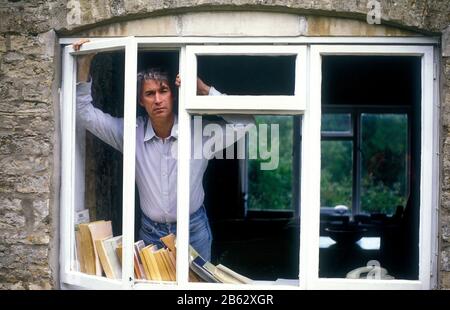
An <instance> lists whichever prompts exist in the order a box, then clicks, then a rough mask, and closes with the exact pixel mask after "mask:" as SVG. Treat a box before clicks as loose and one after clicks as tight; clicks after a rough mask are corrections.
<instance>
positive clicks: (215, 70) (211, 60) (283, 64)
mask: <svg viewBox="0 0 450 310" xmlns="http://www.w3.org/2000/svg"><path fill="white" fill-rule="evenodd" d="M295 61H296V57H295V56H229V55H227V56H222V55H221V56H197V63H198V69H197V70H198V76H199V77H201V78H202V79H203V80H204V81H205V82H206V83H213V84H214V86H215V87H216V88H217V89H220V90H223V92H225V93H226V94H228V95H253V96H260V95H271V96H275V95H285V96H293V95H294V91H295Z"/></svg>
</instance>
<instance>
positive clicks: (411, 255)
mask: <svg viewBox="0 0 450 310" xmlns="http://www.w3.org/2000/svg"><path fill="white" fill-rule="evenodd" d="M431 55H432V54H431V50H429V49H427V48H419V47H417V48H415V49H413V48H412V47H403V48H402V47H386V50H382V49H378V48H376V47H363V46H355V47H340V46H335V47H315V48H313V55H312V57H313V66H317V67H314V70H317V71H319V72H320V75H321V77H320V80H319V79H317V80H313V82H312V83H313V85H317V84H315V83H319V81H321V83H320V85H321V87H320V88H318V89H316V90H315V91H312V95H313V97H314V98H315V100H314V99H313V103H314V102H315V103H318V101H317V100H320V101H319V102H320V106H321V121H320V123H321V131H320V136H321V144H320V150H321V152H320V157H321V166H320V178H321V179H320V204H319V206H320V208H317V209H314V212H315V214H317V216H319V217H320V224H319V225H318V227H317V229H318V231H317V234H318V235H319V240H318V241H319V244H318V245H316V246H317V248H319V251H318V252H317V250H316V255H317V256H316V255H314V259H315V260H314V261H317V262H318V264H317V267H318V269H317V276H318V278H316V279H315V280H314V281H317V282H314V283H322V284H327V285H329V286H332V285H334V284H337V283H348V285H349V286H351V285H353V284H354V283H355V285H356V283H360V285H364V284H365V283H368V282H370V283H371V284H372V285H376V283H377V282H378V283H380V285H386V286H389V287H395V285H401V284H400V283H405V282H403V281H404V280H409V281H410V282H407V283H408V284H409V285H411V287H415V286H417V288H418V287H420V286H421V285H424V284H425V285H426V283H427V281H428V280H427V279H428V278H429V277H428V276H427V272H428V270H429V269H428V268H427V267H426V266H425V265H424V264H423V261H422V260H423V259H425V260H426V259H428V257H429V256H428V255H429V253H427V252H426V251H427V248H428V245H426V244H425V243H424V242H423V241H422V240H430V239H428V238H430V235H429V233H430V232H429V231H424V229H425V227H427V225H430V224H431V222H430V220H431V213H432V211H431V209H429V206H430V205H431V204H432V201H433V200H432V199H431V197H430V196H429V195H428V194H427V193H425V192H424V190H423V189H424V187H426V185H425V184H431V183H433V178H432V175H431V170H429V169H431V167H430V166H427V165H425V162H424V161H423V160H424V159H425V158H426V157H427V156H432V153H427V151H426V150H424V149H423V145H424V144H428V143H429V144H431V145H433V143H435V140H434V137H433V131H432V130H430V131H428V132H427V127H426V125H427V122H432V119H433V118H432V115H433V113H435V112H433V107H432V104H431V102H432V100H433V97H432V80H430V75H431V72H430V71H431V69H432V67H431V66H430V65H429V63H430V62H431V61H432V58H431ZM314 60H315V61H317V62H314ZM319 67H320V70H319ZM319 72H318V74H319ZM319 90H320V94H319ZM429 106H431V108H429ZM427 115H428V117H430V118H429V119H428V120H425V118H426V117H427ZM317 146H319V145H317ZM427 170H428V171H429V172H428V173H430V174H427V173H426V171H427ZM425 175H428V176H429V179H426V178H424V176H425ZM419 176H421V177H419ZM430 192H431V190H430ZM427 199H430V200H427ZM423 238H425V239H423ZM424 251H425V252H424ZM315 276H316V275H315Z"/></svg>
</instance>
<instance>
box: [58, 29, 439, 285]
mask: <svg viewBox="0 0 450 310" xmlns="http://www.w3.org/2000/svg"><path fill="white" fill-rule="evenodd" d="M196 40H197V39H195V40H194V39H192V38H182V39H177V40H175V39H174V40H173V41H171V39H168V38H144V37H142V38H131V37H130V38H118V39H113V40H94V41H93V42H90V43H87V44H85V45H83V47H82V49H81V51H79V52H74V51H73V50H72V49H71V47H70V46H66V47H65V48H64V58H63V89H62V90H63V92H62V102H63V105H62V108H63V109H62V111H63V114H62V115H63V117H62V167H63V168H62V191H61V219H62V221H61V279H62V282H63V283H64V284H65V285H68V287H86V288H116V289H117V288H136V289H154V288H158V289H159V288H168V287H173V286H177V287H182V288H207V289H208V288H211V287H214V288H217V286H212V285H216V284H210V283H192V282H191V281H190V277H189V270H190V267H191V266H190V261H191V257H190V252H189V245H190V244H191V243H192V240H191V239H190V237H189V229H190V222H189V215H190V207H191V205H192V201H193V199H195V198H196V196H195V195H194V194H193V193H194V192H195V191H193V190H192V185H193V184H195V185H196V186H203V190H204V193H203V194H204V201H203V202H204V206H205V210H206V214H207V216H208V217H209V219H210V224H211V229H212V231H213V240H212V253H211V254H212V255H211V260H210V263H212V264H214V265H215V266H217V265H223V266H226V267H228V268H231V269H232V270H234V271H235V272H237V273H239V274H241V275H243V276H246V277H247V278H250V279H252V280H255V281H252V282H251V283H252V284H254V285H258V288H270V287H272V285H273V284H284V285H287V286H286V288H300V289H309V288H313V289H315V288H357V289H360V288H401V289H403V288H413V289H418V288H429V287H430V270H431V264H430V261H432V257H431V253H432V247H431V244H433V242H434V239H433V234H432V232H433V231H434V229H435V227H434V226H433V225H434V224H433V223H434V220H435V217H434V216H435V215H434V213H433V210H434V209H433V208H434V207H435V206H436V202H437V196H436V195H437V190H436V188H437V168H436V167H437V166H436V165H437V156H436V153H437V152H436V150H437V136H438V135H437V133H438V132H437V129H436V128H437V126H436V124H437V118H436V115H437V113H436V109H437V108H436V106H435V105H433V72H432V70H433V61H432V57H433V47H430V46H418V45H414V46H413V45H404V46H393V45H367V46H363V45H351V44H350V45H315V44H314V42H312V43H311V45H307V44H301V43H299V42H298V41H296V40H292V41H290V40H289V39H286V40H287V41H286V42H287V43H289V44H287V43H286V44H284V43H283V44H280V45H268V44H261V41H258V40H257V41H254V42H252V40H250V39H249V41H248V44H245V45H233V43H236V42H237V43H239V44H242V41H239V40H238V41H233V39H229V40H228V39H223V42H222V41H220V40H222V39H220V40H219V41H220V43H222V44H221V45H208V44H205V45H195V44H196V43H198V41H196ZM205 40H206V39H205ZM217 40H218V39H217ZM217 40H216V41H212V43H217ZM206 41H208V40H206ZM263 42H265V41H264V40H263ZM283 42H284V41H283ZM324 42H326V41H324ZM390 43H392V42H390ZM90 52H96V53H97V55H96V56H95V58H94V61H93V63H92V68H91V77H92V81H93V83H94V84H95V85H94V87H93V92H92V96H93V97H94V101H95V105H98V107H99V108H101V109H102V110H104V111H105V112H107V113H109V114H110V116H111V117H118V118H122V119H123V139H122V140H121V141H122V142H121V143H119V144H117V143H116V144H114V142H115V141H110V142H111V143H107V142H106V143H104V142H100V141H98V139H97V138H94V137H93V136H92V135H91V134H90V133H89V132H87V131H86V130H85V127H83V126H82V125H83V124H82V123H79V121H78V120H77V118H76V110H75V107H76V105H75V100H76V88H77V85H76V66H75V63H76V60H77V57H79V56H80V55H83V54H86V53H90ZM155 64H158V66H161V65H162V66H164V67H166V68H168V69H169V71H170V73H171V75H172V76H174V75H175V74H177V73H179V74H180V76H181V80H182V84H181V87H180V88H179V89H178V93H177V94H176V97H177V98H178V100H177V104H178V116H177V119H178V137H177V148H176V150H177V170H176V175H177V184H176V192H177V196H176V197H177V198H176V201H175V202H174V205H176V210H175V211H176V212H174V214H175V219H176V221H177V239H176V262H175V264H176V266H175V267H176V277H175V278H174V279H171V280H170V281H164V280H161V279H160V280H151V281H147V280H145V279H140V278H139V277H137V276H136V270H135V267H136V264H135V262H136V257H135V242H136V241H138V239H139V231H138V228H139V223H140V218H139V216H140V214H141V213H140V209H141V208H140V201H141V198H142V197H140V195H139V191H140V190H136V182H135V180H136V177H137V175H136V166H137V165H138V164H139V161H137V160H136V152H137V147H138V145H137V144H136V143H137V135H138V133H139V130H141V128H142V127H141V126H140V123H139V117H140V116H141V115H144V116H145V111H142V110H140V108H139V105H138V103H137V102H136V100H135V98H136V95H137V90H136V84H137V80H136V75H137V72H138V71H139V70H140V69H143V68H146V67H153V66H154V65H155ZM371 70H372V71H371ZM373 70H375V71H373ZM376 70H378V71H379V72H381V73H379V75H377V74H376ZM197 77H200V78H202V79H203V80H204V81H205V82H206V83H207V84H209V85H212V86H214V88H215V89H216V90H218V91H219V92H221V93H222V95H217V96H212V95H211V96H200V95H199V94H197V93H196V89H197V87H196V85H197V84H196V83H197V81H196V79H197ZM389 79H391V80H389ZM373 84H375V85H373ZM216 94H217V93H216ZM250 116H251V117H253V118H254V120H255V123H254V124H253V125H254V127H251V126H250V127H247V126H234V125H238V124H239V122H236V120H239V119H241V120H242V119H248V117H250ZM199 117H201V120H202V121H203V122H205V124H213V126H212V127H209V128H206V127H205V126H203V125H200V127H199V128H200V132H199V134H200V140H201V141H203V140H204V143H201V148H200V154H201V157H200V161H201V160H204V159H205V158H204V157H205V156H206V157H207V159H206V160H205V161H204V162H201V163H200V165H199V167H201V169H205V171H206V174H205V177H204V178H203V179H201V178H199V177H198V176H195V175H192V173H191V169H192V165H193V164H195V160H196V158H195V153H196V152H197V151H198V150H197V149H196V147H195V144H196V140H197V139H198V136H196V131H195V127H196V121H197V120H198V118H199ZM227 119H228V120H227ZM214 124H215V125H217V126H214ZM243 124H248V123H245V122H244V123H243ZM227 125H231V126H230V127H231V128H229V129H230V131H229V132H227ZM241 125H242V124H241ZM220 130H223V131H220ZM393 131H394V133H392V132H393ZM230 133H231V134H232V136H233V137H232V138H231V139H229V140H227V135H230ZM220 136H221V137H222V139H216V138H218V137H220ZM219 142H222V144H221V145H219V144H220V143H219ZM252 143H253V144H252ZM111 144H114V145H111ZM230 154H231V155H230ZM255 154H256V155H255ZM262 168H263V169H262ZM194 187H195V186H194ZM172 188H175V185H174V184H172ZM197 194H198V192H197ZM197 198H198V197H197ZM408 205H409V206H411V207H410V208H408ZM397 206H402V208H398V207H397ZM86 208H87V209H89V210H90V211H89V221H94V220H105V221H108V220H110V221H111V231H112V235H113V237H116V236H121V237H122V238H121V242H122V246H121V251H122V252H121V255H120V259H119V264H120V266H121V269H122V270H121V271H122V272H121V275H120V276H119V277H117V278H114V279H112V278H109V277H107V275H106V273H105V274H103V273H102V274H101V275H97V273H95V274H88V273H87V272H85V270H81V268H80V262H79V256H78V254H77V251H76V249H77V248H76V243H77V232H76V225H78V224H80V222H81V221H84V220H86V218H84V217H83V216H85V215H86V212H78V211H82V210H83V209H86ZM406 210H410V211H412V212H410V214H409V216H411V217H410V220H408V221H407V220H406V214H405V211H406ZM77 212H78V213H77ZM398 219H400V222H401V223H403V224H401V223H400V224H398V223H397V222H395V221H396V220H398ZM354 223H358V224H357V228H364V229H363V230H355V231H351V233H355V234H356V237H358V235H357V233H363V234H362V235H361V238H359V239H358V240H354V241H355V242H350V243H349V242H348V240H349V238H351V237H343V238H341V237H342V232H343V231H344V230H343V228H346V227H347V228H348V227H350V226H351V225H354ZM346 225H347V226H346ZM364 225H366V226H364ZM401 225H403V226H402V227H403V228H401V229H400V228H399V227H401ZM405 227H406V228H405ZM333 229H334V231H333ZM336 231H337V235H336V234H335V233H336ZM399 231H401V232H400V234H399ZM339 233H341V235H339ZM344 233H345V232H344ZM405 236H409V237H408V239H407V240H406V242H402V238H403V237H405ZM107 237H108V236H105V237H104V238H107ZM353 237H355V236H353ZM356 237H355V238H356ZM336 239H338V240H337V241H336ZM342 239H343V240H344V241H343V242H344V244H345V245H346V246H344V248H345V249H344V250H342V248H340V249H336V245H337V244H338V243H339V242H341V241H342ZM363 239H364V240H363ZM352 240H353V239H352ZM356 241H360V242H358V243H357V244H356ZM349 244H350V246H348V245H349ZM355 244H356V246H358V248H357V249H358V251H361V250H365V249H366V250H367V251H368V252H367V253H369V254H368V255H366V256H364V255H363V256H358V255H354V252H352V251H351V248H352V247H353V248H354V246H355ZM398 244H402V247H403V248H402V249H401V250H400V251H398V250H399V249H398V248H397V245H398ZM377 247H380V248H381V247H382V248H383V251H382V252H380V250H379V249H378V250H377V249H375V248H377ZM376 251H378V252H377V253H378V254H377V253H375V252H376ZM191 254H192V252H191ZM384 254H386V255H384ZM350 256H351V257H350ZM382 256H384V257H382ZM349 257H350V258H349ZM355 259H360V260H359V261H357V262H355V261H354V260H355ZM337 262H339V263H337ZM377 262H378V265H377ZM405 262H406V263H405ZM333 264H334V265H333ZM396 266H397V267H398V266H401V267H404V268H405V269H404V270H399V269H396V268H397V267H396ZM358 267H362V269H358ZM378 267H380V268H378ZM381 267H382V268H385V269H386V270H387V272H386V273H383V271H382V270H383V269H381ZM377 268H378V269H377ZM370 271H372V274H371V275H373V274H374V272H375V271H380V273H379V275H380V277H379V278H376V275H377V273H376V272H375V277H372V278H370V277H369V278H367V276H368V275H367V272H370ZM364 272H366V273H364ZM144 273H145V271H144ZM361 275H363V277H364V278H363V279H361V278H360V277H361ZM388 275H389V276H391V277H394V279H393V278H391V277H388ZM280 279H283V280H280ZM286 279H288V280H289V281H284V280H286ZM277 280H278V281H277ZM224 285H225V284H224ZM224 287H225V286H224ZM227 287H230V288H236V287H237V286H234V285H230V286H227ZM239 287H242V286H239Z"/></svg>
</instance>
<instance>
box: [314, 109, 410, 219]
mask: <svg viewBox="0 0 450 310" xmlns="http://www.w3.org/2000/svg"><path fill="white" fill-rule="evenodd" d="M412 109H413V108H412V107H411V106H370V107H369V106H363V105H361V106H359V105H358V106H352V107H349V106H339V105H333V106H330V105H322V111H323V113H322V115H323V114H350V117H351V132H350V133H348V132H342V133H340V132H327V131H321V139H322V140H321V141H352V143H353V146H352V156H353V158H352V209H351V214H352V215H353V216H354V215H358V214H363V213H362V208H361V179H362V177H361V171H362V166H361V163H362V159H361V154H360V151H359V148H360V145H361V143H362V129H361V116H362V114H399V115H400V114H404V115H406V116H407V126H408V130H407V147H406V151H407V154H408V155H409V154H411V138H412V137H411V120H412ZM411 168H412V167H410V159H408V163H407V166H406V169H407V172H408V173H410V172H411V171H410V169H411ZM410 185H411V184H410V182H409V180H407V185H406V187H407V190H408V191H410V190H411V189H410Z"/></svg>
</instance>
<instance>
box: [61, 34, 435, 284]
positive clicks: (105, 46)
mask: <svg viewBox="0 0 450 310" xmlns="http://www.w3.org/2000/svg"><path fill="white" fill-rule="evenodd" d="M76 40H77V39H76V38H70V39H61V40H60V43H61V44H69V43H73V42H74V41H76ZM398 40H400V41H398ZM275 41H276V42H275ZM275 41H274V39H273V38H248V39H242V38H198V37H192V38H191V37H183V38H167V37H158V38H134V37H127V38H116V39H99V40H93V41H92V42H91V43H87V44H85V45H83V47H82V49H81V51H80V52H77V53H74V51H73V50H72V48H71V47H70V46H67V47H65V49H64V57H63V87H62V88H63V92H62V94H63V95H62V100H61V102H62V161H63V164H62V189H61V256H60V264H61V284H62V287H63V288H92V289H94V288H95V289H118V288H124V289H132V288H133V289H153V290H159V289H168V288H171V289H248V288H249V286H246V285H228V284H211V283H188V281H187V279H188V276H187V275H188V268H189V266H188V263H187V262H188V232H189V221H188V218H189V214H188V209H189V208H187V204H188V201H189V190H188V188H187V187H186V184H189V160H188V158H187V157H186V156H184V157H183V156H181V157H179V162H178V174H179V175H178V185H177V186H178V206H177V212H178V240H177V241H178V242H177V244H178V249H177V257H178V259H177V283H174V284H167V283H149V282H139V281H134V274H133V265H132V264H133V257H132V255H133V249H132V245H133V237H134V205H133V204H134V168H135V124H136V119H135V110H136V103H135V100H128V101H127V100H125V120H124V122H125V133H124V135H125V136H124V167H123V169H124V185H123V192H124V195H123V201H124V205H123V207H124V209H123V213H124V216H123V235H124V249H123V251H124V252H123V253H124V254H123V255H124V260H123V261H124V264H123V266H124V270H123V277H122V281H120V280H110V279H106V278H101V277H96V276H90V275H86V274H82V273H80V272H74V271H71V270H70V266H69V265H68V262H70V258H71V257H72V255H73V244H74V232H73V214H74V213H73V211H74V184H75V180H74V173H73V172H74V169H75V164H74V163H75V150H74V148H73V146H74V143H75V132H74V128H75V104H74V103H75V81H76V66H75V63H74V57H73V56H75V55H78V54H83V53H86V52H89V51H108V50H114V49H125V53H126V56H125V58H126V71H125V98H135V96H136V86H135V85H136V68H137V49H138V46H139V47H145V46H147V47H149V46H158V45H161V46H169V47H175V48H179V49H180V75H181V79H182V80H183V81H187V83H185V84H183V83H182V86H181V87H180V91H179V94H180V97H179V111H180V112H179V128H180V129H179V132H180V134H179V145H178V148H179V151H178V154H190V139H191V137H190V114H191V113H193V112H195V113H206V112H210V113H217V114H218V113H220V112H224V111H227V112H230V111H231V110H229V109H230V108H231V107H233V106H232V105H231V106H229V105H226V106H221V107H220V109H218V108H214V107H211V104H210V103H209V102H206V103H202V104H203V105H201V106H198V105H195V104H194V105H189V103H188V100H187V99H188V98H189V96H188V95H187V90H189V89H190V91H191V92H192V90H193V89H195V88H193V87H194V86H193V85H195V84H194V83H193V81H192V80H193V79H194V78H195V77H196V74H191V75H190V76H187V74H186V73H187V72H189V71H188V70H187V69H188V68H189V66H190V67H192V65H193V64H192V63H191V64H190V65H189V64H188V63H189V62H188V61H187V59H188V58H189V57H188V56H189V55H191V56H190V57H192V54H189V55H188V53H187V50H188V48H190V47H191V46H190V45H189V44H201V43H204V44H207V43H211V44H217V43H222V44H233V43H234V44H241V43H247V44H264V45H265V46H267V45H268V44H273V43H277V44H311V43H312V44H317V45H312V46H306V45H302V46H290V45H289V46H287V45H286V46H282V47H289V48H291V47H293V48H296V49H298V48H301V49H302V50H303V51H305V52H304V53H300V54H299V55H301V59H304V60H306V61H305V62H304V63H305V68H304V69H303V68H302V69H301V70H305V71H304V72H303V71H302V72H303V73H300V74H304V75H303V76H304V77H305V80H303V81H305V82H304V84H305V87H304V88H302V89H304V96H305V99H304V105H303V106H302V105H301V104H300V105H298V106H296V107H295V109H294V110H290V111H288V110H283V111H281V112H280V113H282V114H296V113H298V114H301V113H304V116H303V126H302V136H303V139H302V149H303V150H308V151H307V152H303V154H302V159H301V160H302V167H303V168H302V171H301V176H302V180H303V182H302V186H301V205H302V206H308V208H306V207H303V208H302V209H301V227H302V231H307V232H308V234H307V235H308V237H306V234H302V235H301V249H300V254H299V255H300V284H299V286H284V285H283V286H272V285H254V286H251V288H252V289H294V290H295V289H311V288H312V289H317V288H320V289H323V288H327V289H343V288H351V289H377V288H382V289H405V288H410V289H429V288H430V266H431V265H432V264H431V257H430V256H431V244H434V243H435V242H434V239H433V238H434V237H435V233H434V230H433V229H436V226H435V225H436V224H435V223H434V222H433V219H432V218H434V216H435V215H434V213H433V216H432V215H431V212H433V210H435V208H437V201H438V188H439V186H438V185H439V183H438V171H437V167H438V160H437V158H436V157H437V155H436V154H437V152H436V151H437V149H438V148H437V146H438V141H439V140H438V132H439V131H438V113H437V110H438V109H437V106H436V104H435V101H433V87H435V85H433V84H434V83H433V47H432V46H422V45H415V46H411V45H404V46H391V45H382V44H393V43H402V44H426V45H430V44H435V43H436V40H435V39H430V38H425V39H422V38H419V39H418V38H395V39H394V38H305V39H299V38H282V39H280V40H275ZM323 43H333V44H350V45H320V44H323ZM355 43H359V44H376V45H352V44H355ZM202 47H203V48H204V47H207V46H202ZM230 47H231V46H230ZM249 47H252V48H255V46H249ZM277 47H278V46H277ZM196 48H198V47H196ZM208 48H210V47H208ZM214 48H216V46H214ZM190 53H192V52H190ZM324 54H347V55H352V54H354V55H362V54H366V55H373V54H395V55H420V56H422V90H423V91H422V108H423V110H422V122H423V123H422V136H421V139H422V145H421V147H422V150H423V152H422V164H421V165H422V166H421V168H422V170H421V192H422V193H424V194H423V195H422V196H421V221H420V276H419V281H404V280H394V281H382V280H346V279H319V278H318V251H319V230H318V228H319V218H320V213H319V210H320V208H319V207H320V141H321V137H320V115H321V114H320V113H321V111H320V109H321V102H320V80H321V67H320V60H321V55H324ZM303 55H304V56H303ZM303 57H305V58H303ZM297 59H299V58H297ZM297 70H298V68H297V69H296V71H297ZM297 74H299V73H298V72H297ZM189 79H191V81H190V82H189ZM186 84H187V85H186ZM189 85H191V86H189ZM296 89H297V87H296ZM435 91H436V89H435ZM301 95H302V96H303V94H301ZM195 97H196V96H194V98H195ZM256 97H258V96H256ZM245 99H249V98H245ZM253 99H257V98H253ZM253 99H252V100H253ZM245 101H246V102H244V104H245V105H246V107H248V106H249V107H250V109H246V110H243V109H242V107H243V106H240V107H239V110H233V112H234V113H249V114H253V113H255V114H257V113H258V110H255V109H254V108H255V107H254V106H252V105H253V103H251V102H250V101H251V100H245ZM425 102H426V103H429V104H424V103H425ZM193 103H195V102H193ZM214 104H215V103H214ZM269 108H270V106H269ZM302 109H304V110H302ZM259 111H261V109H259ZM269 112H270V113H275V112H276V110H270V109H269V110H267V111H264V112H262V113H269ZM260 113H261V112H260ZM318 159H319V160H318ZM433 168H434V169H433ZM305 180H307V182H305ZM433 189H434V192H433ZM127 202H128V203H127ZM131 202H133V203H131ZM303 229H304V230H303ZM375 281H376V282H375Z"/></svg>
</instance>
